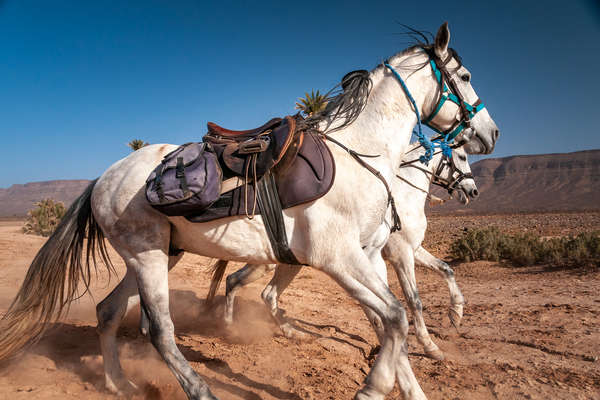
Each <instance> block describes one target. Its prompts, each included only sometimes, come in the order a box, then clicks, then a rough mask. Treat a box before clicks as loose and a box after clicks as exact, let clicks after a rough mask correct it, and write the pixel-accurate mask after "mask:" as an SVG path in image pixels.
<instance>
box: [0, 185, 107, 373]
mask: <svg viewBox="0 0 600 400" xmlns="http://www.w3.org/2000/svg"><path fill="white" fill-rule="evenodd" d="M95 184H96V180H95V181H93V182H92V183H90V185H89V186H88V187H87V188H86V189H85V191H84V192H83V193H82V194H81V196H79V197H78V198H77V199H76V200H75V201H74V202H73V204H72V205H71V207H69V209H68V210H67V212H66V213H65V216H64V217H63V218H62V220H61V221H60V223H59V224H58V226H57V228H56V230H55V231H54V233H53V234H52V236H50V237H49V238H48V240H47V241H46V243H45V244H44V246H42V248H41V249H40V251H38V253H37V254H36V256H35V258H34V259H33V262H32V263H31V266H30V267H29V270H28V271H27V276H25V280H24V281H23V284H22V285H21V288H20V289H19V292H18V293H17V296H16V297H15V299H14V300H13V302H12V304H11V305H10V307H9V309H8V311H7V312H6V314H4V316H3V317H2V319H0V361H5V360H7V359H9V358H11V357H13V356H14V355H16V354H17V353H18V352H20V351H21V350H23V349H24V348H25V347H26V346H28V345H31V344H34V343H36V342H37V341H38V340H39V339H40V338H41V337H42V335H43V334H44V332H45V331H46V329H47V328H48V326H49V324H50V323H52V322H55V321H56V320H58V319H59V318H60V317H61V316H63V315H65V314H66V313H67V311H68V309H69V306H70V304H71V302H72V301H73V300H76V299H78V298H80V297H81V296H83V295H84V294H85V293H87V292H88V291H89V286H90V279H91V269H92V268H91V267H92V265H93V266H94V271H96V270H97V267H96V260H97V258H98V257H97V256H99V258H100V259H102V261H103V263H104V265H105V266H106V268H107V269H108V271H109V274H113V273H115V270H114V266H113V264H112V263H111V261H110V259H109V257H108V251H107V248H106V243H105V241H104V234H103V232H102V230H101V229H100V226H99V225H98V223H97V222H96V220H95V219H94V216H93V214H92V207H91V197H92V190H93V189H94V186H95ZM86 237H87V243H86V241H85V239H86ZM84 247H85V248H86V257H85V259H84V258H83V251H84ZM80 281H82V282H83V288H82V290H79V289H78V287H79V282H80Z"/></svg>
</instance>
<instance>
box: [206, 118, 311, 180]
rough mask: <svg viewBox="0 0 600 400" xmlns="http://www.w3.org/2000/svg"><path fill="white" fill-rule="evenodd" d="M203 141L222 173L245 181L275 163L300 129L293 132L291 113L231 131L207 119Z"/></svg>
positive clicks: (299, 134)
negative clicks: (252, 127)
mask: <svg viewBox="0 0 600 400" xmlns="http://www.w3.org/2000/svg"><path fill="white" fill-rule="evenodd" d="M207 127H208V132H207V133H206V135H205V136H204V138H203V141H205V142H207V143H210V144H211V145H212V146H213V149H214V150H215V153H217V155H218V158H219V160H220V161H221V164H222V166H224V167H225V169H224V171H223V172H224V177H225V178H227V177H232V176H238V177H241V178H244V179H245V180H246V181H249V180H252V181H258V180H259V179H260V178H261V177H262V176H263V175H264V174H265V173H266V172H267V171H269V170H270V169H272V168H274V167H275V166H277V165H278V164H279V163H280V162H281V161H282V160H283V159H284V157H285V156H287V158H289V159H291V158H293V157H294V156H295V154H294V153H295V152H294V151H292V152H291V153H292V154H288V152H289V151H290V150H292V149H296V150H297V147H298V146H292V143H293V142H294V140H296V141H297V140H298V139H299V138H300V137H301V135H302V133H301V132H296V120H295V119H294V118H293V117H289V116H287V117H285V118H283V119H282V118H273V119H271V120H270V121H269V122H267V123H266V124H264V125H263V126H260V127H258V128H256V129H249V130H244V131H234V130H231V129H225V128H222V127H220V126H219V125H217V124H215V123H213V122H209V123H208V124H207Z"/></svg>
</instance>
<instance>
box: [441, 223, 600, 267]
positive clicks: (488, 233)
mask: <svg viewBox="0 0 600 400" xmlns="http://www.w3.org/2000/svg"><path fill="white" fill-rule="evenodd" d="M450 252H451V254H452V256H453V257H454V258H455V259H457V260H461V261H467V262H469V261H475V260H490V261H499V260H501V259H502V260H508V261H510V262H511V263H512V264H515V265H519V266H523V265H532V264H547V265H552V266H559V265H561V266H564V265H596V266H600V232H585V233H580V234H579V235H577V236H574V237H573V236H569V237H562V238H551V239H543V238H541V237H540V236H538V235H534V234H531V233H525V234H518V235H507V234H505V233H502V232H500V230H499V229H498V228H496V227H490V228H485V229H474V230H469V231H467V232H466V233H465V234H464V235H463V237H461V238H459V239H457V240H456V241H454V242H453V243H452V245H451V248H450Z"/></svg>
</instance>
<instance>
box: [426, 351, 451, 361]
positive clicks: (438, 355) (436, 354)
mask: <svg viewBox="0 0 600 400" xmlns="http://www.w3.org/2000/svg"><path fill="white" fill-rule="evenodd" d="M425 355H426V356H427V357H429V358H431V359H434V360H437V361H442V360H443V359H444V358H446V357H444V353H443V352H442V351H441V350H440V349H433V350H425Z"/></svg>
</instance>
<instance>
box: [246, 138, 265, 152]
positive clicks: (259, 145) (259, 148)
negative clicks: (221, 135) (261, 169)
mask: <svg viewBox="0 0 600 400" xmlns="http://www.w3.org/2000/svg"><path fill="white" fill-rule="evenodd" d="M268 147H269V140H268V139H252V140H249V141H247V142H243V143H240V144H239V145H238V154H254V153H262V152H263V151H265V150H267V148H268Z"/></svg>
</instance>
